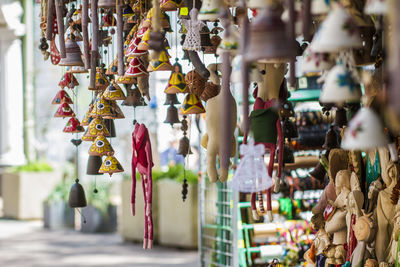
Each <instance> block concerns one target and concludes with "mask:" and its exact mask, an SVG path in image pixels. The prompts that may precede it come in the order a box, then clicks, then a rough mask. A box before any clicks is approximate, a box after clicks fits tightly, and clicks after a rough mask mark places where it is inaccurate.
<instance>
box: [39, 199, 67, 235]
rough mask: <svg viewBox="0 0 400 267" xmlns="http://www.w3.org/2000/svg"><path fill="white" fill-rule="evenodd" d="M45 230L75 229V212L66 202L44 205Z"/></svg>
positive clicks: (45, 203)
mask: <svg viewBox="0 0 400 267" xmlns="http://www.w3.org/2000/svg"><path fill="white" fill-rule="evenodd" d="M43 222H44V228H48V229H52V230H57V229H67V228H74V227H75V212H74V210H73V209H72V208H70V207H69V206H68V204H67V203H66V202H64V201H60V202H53V203H48V202H44V203H43Z"/></svg>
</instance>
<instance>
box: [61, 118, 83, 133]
mask: <svg viewBox="0 0 400 267" xmlns="http://www.w3.org/2000/svg"><path fill="white" fill-rule="evenodd" d="M84 131H85V129H83V127H82V126H81V125H80V123H79V120H78V119H77V118H75V117H72V118H70V119H69V121H68V122H67V125H65V127H64V130H63V132H64V133H82V132H84Z"/></svg>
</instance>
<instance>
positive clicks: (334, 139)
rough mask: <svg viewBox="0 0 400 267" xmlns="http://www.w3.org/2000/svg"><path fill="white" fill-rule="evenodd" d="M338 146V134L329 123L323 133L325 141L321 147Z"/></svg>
mask: <svg viewBox="0 0 400 267" xmlns="http://www.w3.org/2000/svg"><path fill="white" fill-rule="evenodd" d="M338 147H339V142H338V135H337V133H336V131H335V130H334V126H333V125H331V126H330V128H329V130H328V132H326V135H325V143H324V144H323V145H322V148H323V149H333V148H338Z"/></svg>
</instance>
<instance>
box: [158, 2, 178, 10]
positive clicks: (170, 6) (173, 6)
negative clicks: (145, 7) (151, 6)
mask: <svg viewBox="0 0 400 267" xmlns="http://www.w3.org/2000/svg"><path fill="white" fill-rule="evenodd" d="M182 4H183V1H182V0H161V1H160V8H161V10H162V11H176V10H177V9H178V8H179V7H180V6H181V5H182Z"/></svg>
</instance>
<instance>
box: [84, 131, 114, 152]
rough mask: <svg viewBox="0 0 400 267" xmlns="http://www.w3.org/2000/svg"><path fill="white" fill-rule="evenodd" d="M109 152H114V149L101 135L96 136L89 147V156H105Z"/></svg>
mask: <svg viewBox="0 0 400 267" xmlns="http://www.w3.org/2000/svg"><path fill="white" fill-rule="evenodd" d="M110 152H114V150H113V148H112V147H111V145H110V143H109V142H108V140H107V139H106V138H105V137H104V136H102V135H100V136H97V137H96V139H95V140H94V141H93V143H92V145H91V146H90V149H89V155H91V156H105V155H107V154H108V153H110Z"/></svg>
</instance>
